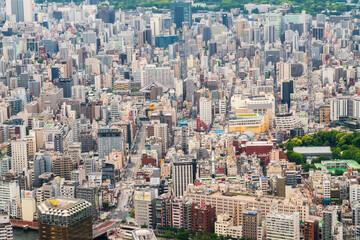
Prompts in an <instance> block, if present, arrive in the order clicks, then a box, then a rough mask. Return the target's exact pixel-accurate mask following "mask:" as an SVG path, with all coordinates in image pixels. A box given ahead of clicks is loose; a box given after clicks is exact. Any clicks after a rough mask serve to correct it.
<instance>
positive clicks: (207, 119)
mask: <svg viewBox="0 0 360 240" xmlns="http://www.w3.org/2000/svg"><path fill="white" fill-rule="evenodd" d="M199 104H200V120H201V121H203V122H204V123H205V124H206V125H207V126H209V125H210V124H211V123H212V109H211V101H210V99H208V98H205V97H201V98H200V102H199Z"/></svg>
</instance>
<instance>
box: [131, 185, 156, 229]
mask: <svg viewBox="0 0 360 240" xmlns="http://www.w3.org/2000/svg"><path fill="white" fill-rule="evenodd" d="M156 198H157V190H156V189H155V188H140V189H137V190H136V191H135V192H134V199H135V200H134V208H135V219H136V220H137V221H138V223H139V224H140V225H146V226H147V227H149V228H154V227H155V224H156V214H155V210H156Z"/></svg>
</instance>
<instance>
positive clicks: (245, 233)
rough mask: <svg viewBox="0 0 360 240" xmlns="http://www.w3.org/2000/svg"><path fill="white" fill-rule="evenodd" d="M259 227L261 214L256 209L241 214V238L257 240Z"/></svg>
mask: <svg viewBox="0 0 360 240" xmlns="http://www.w3.org/2000/svg"><path fill="white" fill-rule="evenodd" d="M260 225H261V213H259V212H258V210H257V209H256V208H247V209H245V211H243V213H242V237H243V238H246V239H252V240H257V239H258V238H257V236H258V227H259V226H260Z"/></svg>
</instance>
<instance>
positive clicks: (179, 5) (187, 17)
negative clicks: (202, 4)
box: [170, 1, 192, 28]
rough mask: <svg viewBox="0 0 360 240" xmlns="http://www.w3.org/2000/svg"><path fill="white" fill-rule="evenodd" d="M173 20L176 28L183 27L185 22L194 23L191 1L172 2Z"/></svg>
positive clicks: (171, 12)
mask: <svg viewBox="0 0 360 240" xmlns="http://www.w3.org/2000/svg"><path fill="white" fill-rule="evenodd" d="M170 15H171V21H172V22H173V23H175V25H176V28H182V25H183V23H184V22H185V23H188V25H189V27H191V25H192V12H191V2H190V1H189V2H188V1H174V2H171V3H170Z"/></svg>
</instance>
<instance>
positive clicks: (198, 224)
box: [191, 202, 216, 233]
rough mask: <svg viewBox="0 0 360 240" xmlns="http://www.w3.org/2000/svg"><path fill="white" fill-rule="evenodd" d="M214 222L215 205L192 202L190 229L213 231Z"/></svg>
mask: <svg viewBox="0 0 360 240" xmlns="http://www.w3.org/2000/svg"><path fill="white" fill-rule="evenodd" d="M215 222H216V212H215V207H212V206H211V205H205V203H204V202H201V204H198V203H193V205H192V207H191V231H194V232H210V233H213V232H214V225H215Z"/></svg>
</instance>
